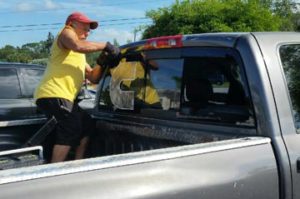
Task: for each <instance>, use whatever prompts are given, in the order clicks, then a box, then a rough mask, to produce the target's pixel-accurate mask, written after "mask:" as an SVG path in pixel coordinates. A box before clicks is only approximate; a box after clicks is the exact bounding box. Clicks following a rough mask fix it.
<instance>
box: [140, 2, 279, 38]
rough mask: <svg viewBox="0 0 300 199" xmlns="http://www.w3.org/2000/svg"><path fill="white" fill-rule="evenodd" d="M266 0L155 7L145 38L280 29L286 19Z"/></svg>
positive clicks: (177, 4)
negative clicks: (275, 11) (151, 22)
mask: <svg viewBox="0 0 300 199" xmlns="http://www.w3.org/2000/svg"><path fill="white" fill-rule="evenodd" d="M270 7H272V2H270V1H268V0H265V1H261V2H260V1H259V0H248V1H243V0H184V1H181V2H179V1H176V3H174V4H173V5H172V6H171V7H168V8H161V9H159V10H151V11H149V12H147V14H146V15H147V16H148V17H150V18H151V19H152V20H153V25H150V26H148V27H147V28H146V30H145V31H144V33H143V38H144V39H145V38H149V37H156V36H162V35H174V34H192V33H205V32H248V31H277V30H280V28H281V27H282V25H283V23H284V20H283V18H282V17H280V16H279V15H277V14H274V13H273V12H272V10H271V8H270Z"/></svg>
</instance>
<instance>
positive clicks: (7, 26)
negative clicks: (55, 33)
mask: <svg viewBox="0 0 300 199" xmlns="http://www.w3.org/2000/svg"><path fill="white" fill-rule="evenodd" d="M145 19H150V18H148V17H135V18H121V19H110V20H102V21H100V24H101V25H102V26H103V25H107V24H105V23H107V22H115V21H131V20H145ZM103 23H104V24H103ZM63 24H64V23H44V24H25V25H4V26H0V28H21V27H36V26H56V25H63Z"/></svg>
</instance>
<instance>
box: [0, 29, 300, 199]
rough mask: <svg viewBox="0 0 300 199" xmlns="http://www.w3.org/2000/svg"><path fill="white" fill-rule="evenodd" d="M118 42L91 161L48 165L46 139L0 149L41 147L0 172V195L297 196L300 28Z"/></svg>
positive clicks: (100, 102)
mask: <svg viewBox="0 0 300 199" xmlns="http://www.w3.org/2000/svg"><path fill="white" fill-rule="evenodd" d="M121 49H122V55H123V58H122V60H121V62H120V64H119V65H118V66H117V67H115V68H106V70H105V74H104V75H103V77H102V80H101V82H100V83H99V85H98V90H97V97H96V100H95V107H94V108H93V109H92V110H91V111H90V114H91V115H92V117H93V119H94V121H95V132H93V134H92V139H91V141H90V144H89V147H88V151H87V153H86V158H85V159H83V160H77V161H66V162H63V163H55V164H47V163H46V161H44V162H43V161H42V160H43V159H44V157H43V152H45V148H44V146H43V145H41V146H33V147H25V148H18V149H15V150H9V151H8V150H5V151H2V152H0V155H1V156H3V157H4V156H13V155H15V156H17V155H16V154H20V153H26V152H33V151H34V150H36V151H37V155H38V157H39V160H41V161H36V165H30V166H28V165H27V166H26V165H24V164H23V166H22V167H17V168H13V169H3V170H2V171H0V193H1V194H0V198H5V199H12V198H30V199H40V198H44V199H46V198H51V199H54V198H64V199H74V198H76V199H77V198H84V199H85V198H113V199H117V198H122V199H133V198H134V199H138V198H184V199H186V198H189V199H190V198H201V199H213V198H214V199H215V198H224V199H225V198H226V199H234V198H237V199H241V198H243V199H258V198H259V199H292V198H293V199H296V198H299V199H300V189H299V186H300V174H299V172H300V159H299V158H300V135H299V132H300V117H299V113H300V33H288V32H285V33H275V32H272V33H209V34H194V35H175V36H165V37H158V38H152V39H147V40H143V41H139V42H135V43H131V44H127V45H124V46H122V47H121ZM37 121H38V119H37V118H35V125H36V124H37V123H36V122H37ZM41 122H45V120H44V119H41ZM41 124H42V123H41ZM21 125H24V126H25V125H26V126H27V128H29V127H30V125H32V124H30V123H26V124H25V123H23V124H21ZM2 128H5V127H4V126H3V127H2ZM1 132H5V131H1V128H0V133H1ZM50 135H51V134H50ZM23 136H25V137H26V135H23ZM28 136H29V135H28ZM23 140H26V138H24V139H23ZM26 158H27V159H28V158H29V159H30V156H26ZM26 158H25V159H26ZM0 160H1V159H0ZM0 164H1V161H0ZM297 187H298V188H297Z"/></svg>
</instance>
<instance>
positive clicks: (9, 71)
mask: <svg viewBox="0 0 300 199" xmlns="http://www.w3.org/2000/svg"><path fill="white" fill-rule="evenodd" d="M20 97H21V88H20V83H19V79H18V76H17V71H16V69H14V68H1V69H0V99H18V98H20Z"/></svg>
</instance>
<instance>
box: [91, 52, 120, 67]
mask: <svg viewBox="0 0 300 199" xmlns="http://www.w3.org/2000/svg"><path fill="white" fill-rule="evenodd" d="M120 61H121V53H119V54H117V55H114V54H110V53H107V52H104V51H103V52H102V53H101V54H100V55H99V57H98V58H97V60H96V62H97V64H98V65H100V66H102V67H103V66H108V67H110V68H114V67H116V66H118V65H119V62H120Z"/></svg>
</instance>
